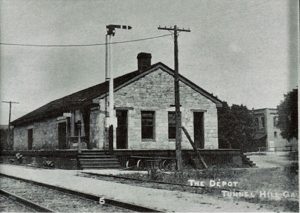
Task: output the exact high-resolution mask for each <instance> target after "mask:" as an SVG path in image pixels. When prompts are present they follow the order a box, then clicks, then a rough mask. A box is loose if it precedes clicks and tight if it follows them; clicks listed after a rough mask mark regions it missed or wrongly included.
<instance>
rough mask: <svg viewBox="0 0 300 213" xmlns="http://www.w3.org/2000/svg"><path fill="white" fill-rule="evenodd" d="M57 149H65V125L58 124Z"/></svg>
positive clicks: (63, 123)
mask: <svg viewBox="0 0 300 213" xmlns="http://www.w3.org/2000/svg"><path fill="white" fill-rule="evenodd" d="M58 148H59V149H67V124H66V122H62V123H58Z"/></svg>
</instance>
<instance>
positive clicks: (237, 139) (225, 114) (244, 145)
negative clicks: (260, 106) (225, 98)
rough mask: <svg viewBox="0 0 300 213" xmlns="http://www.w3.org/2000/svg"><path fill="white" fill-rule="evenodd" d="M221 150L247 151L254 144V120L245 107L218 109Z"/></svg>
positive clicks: (224, 104)
mask: <svg viewBox="0 0 300 213" xmlns="http://www.w3.org/2000/svg"><path fill="white" fill-rule="evenodd" d="M218 126H219V145H220V148H233V149H241V150H242V151H245V150H247V149H248V147H249V146H251V144H252V143H253V137H254V133H255V126H254V119H253V115H252V113H251V111H250V110H248V109H247V107H246V106H243V105H235V104H234V105H232V106H231V107H229V106H228V104H227V103H226V102H223V107H222V108H220V109H218Z"/></svg>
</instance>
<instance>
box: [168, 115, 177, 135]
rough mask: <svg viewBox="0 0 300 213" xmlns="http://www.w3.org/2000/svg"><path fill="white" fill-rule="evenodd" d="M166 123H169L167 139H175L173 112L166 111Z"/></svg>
mask: <svg viewBox="0 0 300 213" xmlns="http://www.w3.org/2000/svg"><path fill="white" fill-rule="evenodd" d="M168 124H169V139H175V138H176V120H175V112H168Z"/></svg>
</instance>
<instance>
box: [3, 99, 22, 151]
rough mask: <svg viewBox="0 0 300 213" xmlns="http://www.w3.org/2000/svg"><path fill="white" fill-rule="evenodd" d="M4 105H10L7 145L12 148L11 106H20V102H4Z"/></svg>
mask: <svg viewBox="0 0 300 213" xmlns="http://www.w3.org/2000/svg"><path fill="white" fill-rule="evenodd" d="M2 103H7V104H9V115H8V133H7V134H8V137H7V145H8V147H9V148H10V146H11V143H10V142H11V141H10V121H11V106H12V104H19V102H15V101H2Z"/></svg>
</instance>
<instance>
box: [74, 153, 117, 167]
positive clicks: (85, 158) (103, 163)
mask: <svg viewBox="0 0 300 213" xmlns="http://www.w3.org/2000/svg"><path fill="white" fill-rule="evenodd" d="M78 161H79V167H80V169H111V168H121V165H120V163H119V161H118V159H117V158H116V157H115V156H114V155H109V154H107V153H106V152H105V151H102V150H82V152H81V153H80V154H78Z"/></svg>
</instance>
